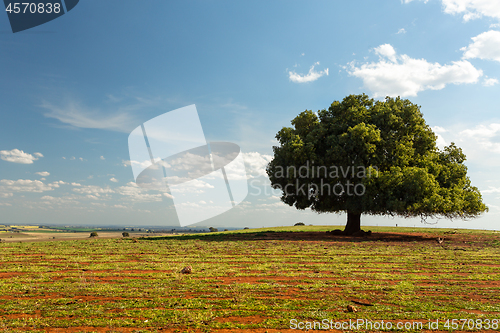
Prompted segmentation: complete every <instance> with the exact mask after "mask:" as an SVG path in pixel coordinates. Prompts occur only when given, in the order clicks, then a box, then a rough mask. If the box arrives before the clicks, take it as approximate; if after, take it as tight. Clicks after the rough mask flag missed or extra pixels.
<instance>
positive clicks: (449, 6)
mask: <svg viewBox="0 0 500 333" xmlns="http://www.w3.org/2000/svg"><path fill="white" fill-rule="evenodd" d="M442 3H443V9H444V12H445V13H448V14H454V15H456V14H460V15H463V19H464V21H469V20H473V19H476V18H481V17H483V16H487V17H493V18H497V19H498V18H500V1H498V0H442Z"/></svg>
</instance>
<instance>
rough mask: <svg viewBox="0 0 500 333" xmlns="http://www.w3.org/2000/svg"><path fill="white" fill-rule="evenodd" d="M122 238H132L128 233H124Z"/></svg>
mask: <svg viewBox="0 0 500 333" xmlns="http://www.w3.org/2000/svg"><path fill="white" fill-rule="evenodd" d="M122 236H123V237H130V235H129V233H128V232H122Z"/></svg>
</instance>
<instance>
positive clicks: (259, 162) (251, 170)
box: [242, 152, 273, 178]
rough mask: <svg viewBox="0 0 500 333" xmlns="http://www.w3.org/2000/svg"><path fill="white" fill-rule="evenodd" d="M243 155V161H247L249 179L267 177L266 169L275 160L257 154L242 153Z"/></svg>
mask: <svg viewBox="0 0 500 333" xmlns="http://www.w3.org/2000/svg"><path fill="white" fill-rule="evenodd" d="M242 155H243V160H245V168H246V171H247V175H248V178H256V177H260V176H265V177H267V173H266V167H267V165H268V164H269V162H271V160H272V159H273V157H272V156H271V155H264V154H259V153H257V152H253V153H242Z"/></svg>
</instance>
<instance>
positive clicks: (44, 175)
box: [35, 171, 50, 177]
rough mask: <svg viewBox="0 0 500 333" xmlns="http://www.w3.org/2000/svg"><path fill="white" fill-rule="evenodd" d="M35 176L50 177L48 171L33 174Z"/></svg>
mask: <svg viewBox="0 0 500 333" xmlns="http://www.w3.org/2000/svg"><path fill="white" fill-rule="evenodd" d="M35 174H37V175H39V176H42V177H48V176H50V172H48V171H42V172H35Z"/></svg>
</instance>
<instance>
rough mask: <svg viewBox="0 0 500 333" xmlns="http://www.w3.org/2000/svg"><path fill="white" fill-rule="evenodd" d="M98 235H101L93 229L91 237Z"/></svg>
mask: <svg viewBox="0 0 500 333" xmlns="http://www.w3.org/2000/svg"><path fill="white" fill-rule="evenodd" d="M97 236H99V235H98V234H97V232H95V231H92V232H91V233H90V237H97Z"/></svg>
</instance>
